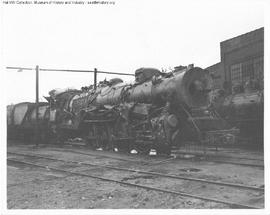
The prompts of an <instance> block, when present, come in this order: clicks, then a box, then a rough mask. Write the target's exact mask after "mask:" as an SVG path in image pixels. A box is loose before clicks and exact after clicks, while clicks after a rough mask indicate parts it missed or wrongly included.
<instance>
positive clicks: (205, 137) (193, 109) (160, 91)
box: [10, 65, 235, 154]
mask: <svg viewBox="0 0 270 215" xmlns="http://www.w3.org/2000/svg"><path fill="white" fill-rule="evenodd" d="M211 83H212V80H211V77H210V76H209V74H208V72H207V71H206V70H204V69H201V68H199V67H194V66H193V65H189V66H186V67H183V66H180V67H175V69H174V70H173V71H171V72H169V73H163V72H161V71H159V70H158V69H154V68H140V69H138V70H136V71H135V82H134V83H132V84H128V83H123V81H122V80H121V79H119V78H114V79H111V80H109V81H106V80H104V81H102V82H100V83H99V84H98V86H96V87H95V86H90V87H84V88H82V89H81V90H73V89H69V90H65V91H57V90H52V91H50V92H49V96H48V97H45V98H46V99H47V101H48V103H47V104H45V105H44V107H46V108H45V109H46V111H45V112H44V113H43V117H42V120H41V121H42V123H43V125H44V124H46V126H45V127H46V128H47V130H48V131H49V132H46V134H48V133H51V134H54V135H55V136H56V138H57V140H58V141H59V142H63V141H65V140H67V139H70V138H75V137H80V138H82V139H84V140H85V141H86V142H87V144H88V145H89V146H91V147H93V148H103V149H104V150H114V149H117V150H118V151H121V152H127V153H128V152H130V151H131V150H133V149H135V150H136V151H137V153H139V154H148V153H149V151H150V150H151V149H155V150H156V152H157V154H170V152H171V148H172V146H179V144H181V143H182V142H183V141H187V140H188V141H198V142H199V143H203V144H205V143H213V142H216V141H221V140H222V137H224V136H226V135H233V133H234V131H235V129H232V128H231V127H230V126H229V125H228V124H227V123H226V122H225V121H224V120H223V119H222V118H220V117H219V116H218V115H217V114H216V112H215V110H214V109H213V108H211V106H210V99H209V92H210V91H211ZM13 113H14V111H13ZM25 113H26V112H25ZM45 113H46V114H45ZM26 115H27V114H26ZM24 119H27V117H26V116H25V118H24ZM12 123H13V124H14V122H12V120H11V121H10V126H11V125H12ZM22 124H23V123H22ZM36 126H37V125H36ZM45 127H44V126H43V129H42V131H43V130H44V131H45V130H46V129H44V128H45ZM44 136H45V135H44Z"/></svg>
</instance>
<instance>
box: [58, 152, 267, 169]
mask: <svg viewBox="0 0 270 215" xmlns="http://www.w3.org/2000/svg"><path fill="white" fill-rule="evenodd" d="M54 150H56V151H64V152H71V153H78V154H82V155H89V156H95V157H105V158H110V159H115V160H120V161H128V162H139V163H140V164H142V165H156V164H162V163H166V162H167V161H171V160H178V159H182V158H180V157H177V154H173V155H171V156H162V158H164V160H158V161H155V162H145V161H137V160H131V159H125V158H118V157H115V156H110V155H103V154H101V153H100V154H99V155H98V154H97V153H96V154H93V153H89V152H87V153H86V152H80V151H78V150H69V149H54ZM95 152H97V151H95ZM181 154H186V155H190V154H192V155H197V156H198V155H201V154H197V153H189V152H187V153H184V152H183V153H181ZM138 156H140V157H144V158H145V157H147V155H146V156H143V155H134V157H138ZM201 156H203V155H201ZM215 157H217V156H215ZM159 158H161V157H159ZM206 158H212V156H211V155H210V156H208V155H206ZM224 158H230V157H224ZM151 159H152V160H153V158H151ZM235 159H237V158H235ZM250 160H251V159H250ZM206 161H209V162H214V163H224V164H232V165H239V166H247V167H259V168H264V165H263V164H254V163H253V164H251V163H241V162H240V163H239V162H233V161H224V160H213V159H209V160H206Z"/></svg>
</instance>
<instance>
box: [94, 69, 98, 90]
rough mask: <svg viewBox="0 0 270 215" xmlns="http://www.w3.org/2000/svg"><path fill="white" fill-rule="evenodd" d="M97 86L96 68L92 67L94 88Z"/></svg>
mask: <svg viewBox="0 0 270 215" xmlns="http://www.w3.org/2000/svg"><path fill="white" fill-rule="evenodd" d="M96 88H97V68H95V69H94V89H96Z"/></svg>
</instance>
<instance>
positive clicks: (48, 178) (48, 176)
mask: <svg viewBox="0 0 270 215" xmlns="http://www.w3.org/2000/svg"><path fill="white" fill-rule="evenodd" d="M8 150H9V151H13V152H14V151H16V152H18V153H36V154H43V155H44V156H47V157H49V156H51V157H55V158H61V159H65V160H76V161H83V162H88V163H93V164H106V165H112V166H117V167H125V168H134V169H140V170H146V171H149V170H151V171H155V172H160V173H169V174H174V175H179V176H189V177H194V178H202V179H211V180H218V181H224V182H231V183H238V184H244V185H250V186H257V187H263V185H264V171H263V169H262V168H256V167H246V166H237V165H232V164H221V163H214V162H209V161H194V160H179V159H175V160H170V161H168V162H164V163H159V164H158V162H160V161H162V160H164V159H166V158H151V157H150V156H148V157H140V156H130V155H124V154H118V153H113V152H94V151H90V150H86V149H76V150H77V151H80V152H83V153H91V154H97V155H98V156H88V155H82V154H78V153H71V152H63V151H62V152H61V151H60V149H57V150H55V149H54V148H51V147H41V148H38V149H33V148H32V147H31V146H18V145H13V146H8ZM245 153H246V152H245ZM100 155H105V156H113V157H115V158H118V160H117V159H111V158H108V157H102V158H100V157H99V156H100ZM251 156H253V157H256V156H257V155H256V154H254V153H251ZM260 156H261V155H260ZM8 157H9V158H12V157H15V158H17V159H20V160H24V161H28V162H32V163H37V164H42V165H49V166H57V167H58V168H63V169H69V170H73V171H78V172H83V173H87V174H92V175H97V176H102V177H106V178H111V179H117V180H122V181H125V182H130V183H135V184H142V185H148V186H153V187H159V188H166V189H170V190H174V191H181V192H186V193H192V194H198V195H201V196H205V197H211V198H216V199H222V200H227V201H233V202H241V203H243V204H251V205H254V206H257V207H263V206H264V193H262V192H255V191H247V190H241V189H236V188H230V187H226V186H215V185H211V184H203V183H197V182H191V181H184V180H176V179H167V178H161V177H157V176H151V175H142V174H139V173H134V172H133V173H132V172H122V171H121V172H120V171H116V170H108V169H104V168H97V167H90V166H79V167H78V166H77V165H74V164H71V163H69V164H66V163H62V162H55V161H48V160H45V159H36V158H29V157H20V156H13V155H10V154H9V155H8ZM121 159H128V160H129V161H123V160H121ZM147 163H149V165H145V164H147ZM142 164H143V165H142ZM7 183H8V185H7V201H8V202H7V203H8V208H9V209H24V208H31V209H49V208H50V209H56V208H78V209H79V208H84V209H87V208H88V209H91V208H230V206H228V205H224V204H219V203H214V202H209V201H203V200H199V199H194V198H189V197H182V196H176V195H173V194H166V193H162V192H158V191H151V190H146V189H142V188H136V187H129V186H126V185H121V184H117V183H111V182H105V181H101V180H98V179H93V178H88V177H80V176H74V175H67V174H65V173H59V172H55V171H50V170H48V169H47V170H45V169H40V168H36V167H29V166H28V165H22V164H18V163H15V162H8V166H7Z"/></svg>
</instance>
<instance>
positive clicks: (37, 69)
mask: <svg viewBox="0 0 270 215" xmlns="http://www.w3.org/2000/svg"><path fill="white" fill-rule="evenodd" d="M38 97H39V66H38V65H37V66H36V134H35V135H36V146H38V144H39V143H38V141H39V120H38V110H39V107H38V106H39V99H38Z"/></svg>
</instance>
